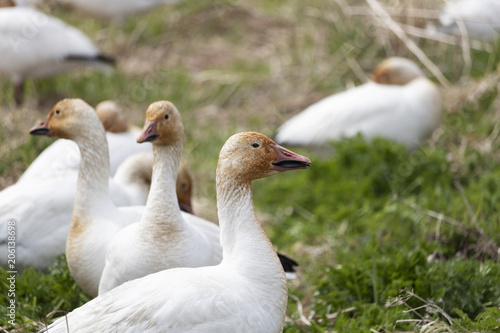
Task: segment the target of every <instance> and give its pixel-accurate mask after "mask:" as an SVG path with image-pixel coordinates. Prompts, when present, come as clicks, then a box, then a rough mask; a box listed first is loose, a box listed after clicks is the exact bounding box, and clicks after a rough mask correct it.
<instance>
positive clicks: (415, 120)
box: [276, 57, 441, 152]
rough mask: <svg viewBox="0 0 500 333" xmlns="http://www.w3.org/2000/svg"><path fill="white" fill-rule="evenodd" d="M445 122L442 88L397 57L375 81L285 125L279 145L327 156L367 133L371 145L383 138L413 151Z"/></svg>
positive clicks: (318, 105)
mask: <svg viewBox="0 0 500 333" xmlns="http://www.w3.org/2000/svg"><path fill="white" fill-rule="evenodd" d="M440 122H441V96H440V94H439V91H438V89H437V87H436V86H435V85H434V84H433V83H432V82H431V81H430V80H428V79H427V78H426V77H425V75H424V73H423V72H422V71H421V70H420V68H419V67H418V66H417V65H416V64H415V63H414V62H412V61H410V60H408V59H404V58H396V57H395V58H388V59H386V60H384V61H383V62H382V63H380V65H379V66H378V67H377V68H376V69H375V72H374V75H373V82H368V83H365V84H363V85H361V86H358V87H356V88H353V89H351V90H347V91H344V92H341V93H338V94H335V95H332V96H329V97H326V98H325V99H323V100H321V101H319V102H317V103H315V104H313V105H311V106H309V107H308V108H307V109H305V110H304V111H302V112H301V113H299V114H298V115H296V116H295V117H293V118H291V119H290V120H288V121H287V122H285V123H284V124H283V125H282V126H281V127H280V128H279V130H278V133H277V135H276V142H278V143H280V144H287V145H291V146H305V147H310V148H318V149H319V150H320V151H322V152H324V151H325V150H327V148H328V146H329V141H333V140H339V139H341V138H342V137H352V136H355V135H357V134H358V133H361V134H362V135H363V136H364V137H365V138H366V139H367V140H371V139H373V138H375V137H383V138H387V139H389V140H393V141H395V142H398V143H400V144H403V145H405V146H406V147H407V148H408V150H413V149H416V148H418V147H419V146H421V145H422V144H423V143H424V142H425V140H427V139H428V138H429V137H430V136H431V134H432V133H433V131H434V130H435V129H436V128H437V127H438V126H439V124H440Z"/></svg>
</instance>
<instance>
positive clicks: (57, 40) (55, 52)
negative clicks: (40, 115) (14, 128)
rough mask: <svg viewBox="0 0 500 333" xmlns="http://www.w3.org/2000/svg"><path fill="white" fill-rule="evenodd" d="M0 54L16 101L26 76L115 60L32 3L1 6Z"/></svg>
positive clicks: (1, 66)
mask: <svg viewBox="0 0 500 333" xmlns="http://www.w3.org/2000/svg"><path fill="white" fill-rule="evenodd" d="M0 55H1V56H0V73H4V74H6V75H9V76H10V77H11V79H12V82H13V83H14V100H15V102H16V104H17V105H19V104H21V103H22V100H23V84H24V81H25V80H26V79H27V78H34V79H36V78H42V77H47V76H52V75H55V74H57V73H60V72H64V71H67V70H71V69H74V68H77V67H80V66H94V67H96V66H97V67H101V68H102V67H103V65H110V64H113V63H114V60H113V59H111V58H109V57H107V56H105V55H103V54H102V53H101V52H100V51H99V50H98V49H97V47H96V46H95V45H94V44H93V43H92V41H91V40H90V39H89V38H88V37H87V36H86V35H85V34H83V33H82V32H81V31H80V30H78V29H76V28H74V27H72V26H70V25H68V24H66V23H64V22H63V21H61V20H60V19H58V18H55V17H52V16H48V15H46V14H44V13H42V12H40V11H38V10H36V9H34V8H31V7H5V8H0Z"/></svg>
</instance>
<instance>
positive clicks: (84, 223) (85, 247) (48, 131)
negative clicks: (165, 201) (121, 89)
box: [30, 99, 144, 296]
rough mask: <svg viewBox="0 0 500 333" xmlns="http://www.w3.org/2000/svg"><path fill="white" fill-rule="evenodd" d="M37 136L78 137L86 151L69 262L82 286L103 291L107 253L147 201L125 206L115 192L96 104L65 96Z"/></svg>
mask: <svg viewBox="0 0 500 333" xmlns="http://www.w3.org/2000/svg"><path fill="white" fill-rule="evenodd" d="M30 133H31V134H32V135H47V136H51V137H56V138H65V139H70V140H74V141H75V142H76V143H77V145H78V148H79V149H80V153H81V156H82V158H81V163H80V170H79V173H78V180H77V185H76V194H75V201H74V206H73V215H72V218H71V226H70V229H69V234H68V239H67V242H66V258H67V262H68V267H69V270H70V272H71V274H72V275H73V277H74V278H75V281H76V282H77V283H78V285H80V287H81V288H82V289H83V290H84V291H85V292H87V293H88V294H89V295H91V296H95V295H97V291H98V286H99V280H100V278H101V274H102V270H103V268H104V258H105V253H106V250H107V247H108V244H109V242H110V240H111V238H112V237H113V236H114V235H115V234H116V233H117V231H118V230H119V229H121V228H122V227H124V226H125V225H127V224H130V223H132V222H136V221H138V220H139V219H140V217H141V215H142V212H143V210H144V207H143V206H131V207H119V208H117V207H116V206H115V204H114V203H113V201H112V199H111V196H110V191H109V182H108V178H109V157H108V156H109V153H108V146H107V144H106V132H105V131H104V127H103V125H102V123H101V122H100V121H99V117H98V116H97V114H96V112H95V111H94V109H93V108H92V107H91V106H90V105H88V104H87V103H85V102H84V101H83V100H81V99H64V100H62V101H60V102H58V103H57V104H56V105H55V106H54V107H53V108H52V109H51V111H50V112H49V115H48V117H47V120H46V121H44V122H42V123H40V124H38V125H36V126H34V127H33V128H32V129H31V130H30Z"/></svg>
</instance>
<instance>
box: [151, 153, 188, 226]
mask: <svg viewBox="0 0 500 333" xmlns="http://www.w3.org/2000/svg"><path fill="white" fill-rule="evenodd" d="M182 148H183V147H182V145H169V146H160V145H153V155H154V162H153V177H152V181H151V189H150V190H149V196H148V200H147V203H146V211H145V212H144V216H143V219H142V221H143V223H145V224H154V225H156V226H158V225H159V224H164V225H170V224H177V225H179V224H180V223H179V221H182V217H181V213H180V209H179V204H178V201H177V193H176V180H177V172H178V170H179V164H180V160H181V156H182Z"/></svg>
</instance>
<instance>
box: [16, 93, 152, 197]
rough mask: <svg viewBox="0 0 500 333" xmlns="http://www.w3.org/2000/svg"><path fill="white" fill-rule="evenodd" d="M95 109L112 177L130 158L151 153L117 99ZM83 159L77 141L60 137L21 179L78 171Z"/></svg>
mask: <svg viewBox="0 0 500 333" xmlns="http://www.w3.org/2000/svg"><path fill="white" fill-rule="evenodd" d="M95 111H96V112H97V115H98V116H99V119H100V120H101V122H102V124H103V126H104V129H105V130H106V132H107V133H106V140H107V142H108V147H109V159H110V175H111V176H114V175H115V172H116V170H117V169H118V166H119V165H120V164H121V163H122V162H123V161H124V160H125V159H126V158H127V157H129V156H131V155H133V154H135V153H138V152H145V151H149V152H151V147H148V145H139V144H137V142H136V138H137V135H138V134H139V133H140V129H139V128H137V127H135V126H132V125H130V124H129V123H128V122H127V120H126V119H125V116H124V115H123V113H122V111H121V109H120V108H119V106H118V105H117V104H116V103H115V102H113V101H104V102H101V103H99V104H98V105H97V106H96V108H95ZM80 159H81V158H80V151H79V149H78V145H77V144H76V143H75V142H74V141H71V140H66V139H58V140H56V141H55V142H54V143H52V144H51V145H50V146H49V147H47V148H46V149H45V150H44V151H43V152H42V153H41V154H40V155H38V157H37V158H36V159H35V160H34V161H33V162H32V163H31V164H30V166H29V167H28V169H26V171H25V172H24V173H23V175H22V176H21V177H20V178H19V181H27V180H38V179H40V178H42V177H53V176H54V175H61V173H62V172H66V171H68V170H76V171H78V169H79V167H80ZM145 203H146V201H144V202H129V203H128V204H129V205H132V204H136V205H143V204H145ZM117 204H120V203H117Z"/></svg>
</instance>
